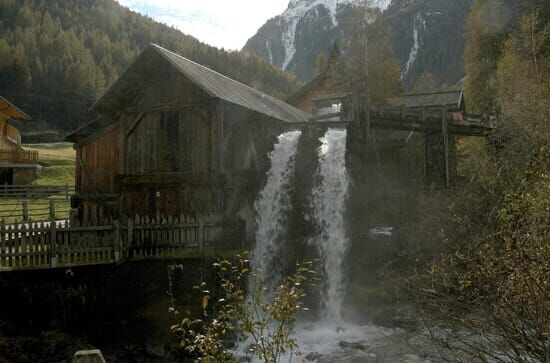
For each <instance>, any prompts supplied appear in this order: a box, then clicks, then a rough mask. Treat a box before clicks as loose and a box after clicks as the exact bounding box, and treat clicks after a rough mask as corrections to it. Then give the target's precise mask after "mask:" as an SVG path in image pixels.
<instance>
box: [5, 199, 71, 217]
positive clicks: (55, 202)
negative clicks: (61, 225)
mask: <svg viewBox="0 0 550 363" xmlns="http://www.w3.org/2000/svg"><path fill="white" fill-rule="evenodd" d="M70 209H71V201H70V199H59V198H51V199H39V200H31V201H27V200H12V201H5V200H1V201H0V220H7V221H8V222H13V223H15V222H30V221H55V220H60V219H68V218H69V213H70Z"/></svg>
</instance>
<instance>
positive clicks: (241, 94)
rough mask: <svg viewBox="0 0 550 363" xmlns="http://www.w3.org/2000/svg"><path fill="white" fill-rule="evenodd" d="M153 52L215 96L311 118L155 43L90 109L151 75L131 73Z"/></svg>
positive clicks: (282, 116)
mask: <svg viewBox="0 0 550 363" xmlns="http://www.w3.org/2000/svg"><path fill="white" fill-rule="evenodd" d="M152 54H154V55H156V56H157V57H161V58H162V59H164V60H166V61H168V62H169V64H171V65H172V66H173V67H175V68H176V69H178V70H179V71H180V72H181V73H182V74H183V75H184V76H185V77H187V78H188V79H189V80H191V81H192V82H193V83H194V84H196V85H197V86H199V87H200V88H201V89H203V90H204V91H205V92H206V93H207V94H208V95H210V96H211V97H213V98H219V99H222V100H224V101H226V102H229V103H232V104H235V105H238V106H241V107H244V108H246V109H249V110H252V111H256V112H259V113H262V114H264V115H266V116H268V117H272V118H275V119H278V120H280V121H284V122H307V120H308V115H307V114H306V113H305V112H303V111H301V110H299V109H297V108H295V107H292V106H290V105H288V104H286V103H285V102H283V101H281V100H278V99H276V98H275V97H272V96H269V95H267V94H265V93H263V92H260V91H258V90H255V89H253V88H251V87H248V86H246V85H244V84H242V83H240V82H237V81H235V80H233V79H231V78H229V77H226V76H224V75H222V74H220V73H218V72H215V71H213V70H211V69H209V68H207V67H204V66H202V65H200V64H197V63H195V62H193V61H190V60H189V59H186V58H184V57H182V56H180V55H178V54H176V53H173V52H170V51H168V50H166V49H164V48H162V47H160V46H158V45H156V44H150V45H149V46H148V47H147V48H146V49H145V50H144V51H143V52H142V54H141V55H140V56H139V57H138V58H137V59H136V60H135V61H134V64H132V66H130V68H128V69H127V70H126V71H125V72H124V74H123V75H122V76H121V77H120V78H119V79H118V80H117V81H116V82H115V83H114V84H113V85H112V86H111V87H110V88H109V89H108V90H107V92H105V94H104V95H103V96H102V97H101V98H100V99H99V100H98V101H97V102H96V103H95V104H94V105H93V106H92V108H91V110H92V111H96V112H100V113H101V112H105V110H107V109H109V108H113V107H114V106H115V105H116V102H112V101H111V100H110V98H113V97H115V98H116V97H118V96H119V95H120V94H124V92H125V89H127V88H128V83H129V82H132V81H134V80H135V79H136V78H137V77H140V76H143V77H145V76H149V75H148V74H144V75H132V74H129V73H132V70H133V67H134V65H135V64H136V63H139V62H141V61H142V59H143V58H144V55H147V56H151V55H152Z"/></svg>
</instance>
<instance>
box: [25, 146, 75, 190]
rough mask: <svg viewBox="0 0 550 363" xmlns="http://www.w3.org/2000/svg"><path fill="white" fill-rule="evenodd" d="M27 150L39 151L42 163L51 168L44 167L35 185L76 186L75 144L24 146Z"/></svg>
mask: <svg viewBox="0 0 550 363" xmlns="http://www.w3.org/2000/svg"><path fill="white" fill-rule="evenodd" d="M23 147H24V148H25V149H27V150H37V151H38V158H39V160H40V161H43V162H45V163H47V164H48V165H49V166H46V167H44V168H43V169H42V170H41V171H40V173H39V174H38V178H37V179H36V180H35V181H34V183H33V184H35V185H65V184H67V185H69V186H74V173H75V160H76V156H75V151H74V149H73V144H71V143H67V142H60V143H54V144H32V145H23Z"/></svg>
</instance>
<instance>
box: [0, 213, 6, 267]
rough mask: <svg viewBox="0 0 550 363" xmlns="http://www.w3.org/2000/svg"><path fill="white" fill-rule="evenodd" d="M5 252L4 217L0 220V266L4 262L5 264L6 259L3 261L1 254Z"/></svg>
mask: <svg viewBox="0 0 550 363" xmlns="http://www.w3.org/2000/svg"><path fill="white" fill-rule="evenodd" d="M4 253H6V222H5V221H4V219H1V220H0V267H2V265H3V264H4V263H5V264H6V265H7V261H5V259H4V257H2V255H3V254H4Z"/></svg>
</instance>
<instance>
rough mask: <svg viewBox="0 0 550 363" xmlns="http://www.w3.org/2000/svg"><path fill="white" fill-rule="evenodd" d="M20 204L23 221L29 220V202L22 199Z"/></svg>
mask: <svg viewBox="0 0 550 363" xmlns="http://www.w3.org/2000/svg"><path fill="white" fill-rule="evenodd" d="M21 204H22V206H21V207H22V209H23V221H28V220H29V203H28V202H27V201H26V200H24V201H22V202H21Z"/></svg>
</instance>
